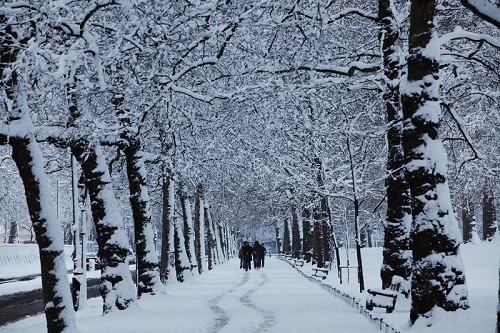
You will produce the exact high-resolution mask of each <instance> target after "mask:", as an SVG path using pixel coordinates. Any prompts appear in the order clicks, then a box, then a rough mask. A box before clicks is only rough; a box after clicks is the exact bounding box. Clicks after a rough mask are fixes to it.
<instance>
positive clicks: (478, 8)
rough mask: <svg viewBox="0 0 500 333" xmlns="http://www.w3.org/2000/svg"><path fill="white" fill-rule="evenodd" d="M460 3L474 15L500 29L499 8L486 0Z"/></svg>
mask: <svg viewBox="0 0 500 333" xmlns="http://www.w3.org/2000/svg"><path fill="white" fill-rule="evenodd" d="M460 3H461V4H462V5H463V6H464V7H465V8H467V9H469V10H470V11H472V12H473V13H474V14H476V15H477V16H479V17H480V18H482V19H483V20H485V21H486V22H489V23H491V24H493V25H494V26H496V27H497V28H500V6H499V4H498V1H497V4H496V5H494V4H492V3H491V2H490V1H488V0H460Z"/></svg>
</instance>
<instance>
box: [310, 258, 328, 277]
mask: <svg viewBox="0 0 500 333" xmlns="http://www.w3.org/2000/svg"><path fill="white" fill-rule="evenodd" d="M313 271H314V273H313V275H312V276H313V277H317V278H320V279H322V280H324V279H326V277H327V276H328V272H329V271H330V262H329V261H325V265H324V266H323V267H321V268H317V267H316V268H313Z"/></svg>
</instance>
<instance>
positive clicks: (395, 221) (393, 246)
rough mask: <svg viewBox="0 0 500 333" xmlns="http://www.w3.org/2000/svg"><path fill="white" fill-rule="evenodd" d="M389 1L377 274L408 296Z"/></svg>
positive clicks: (382, 16) (384, 28) (383, 21)
mask: <svg viewBox="0 0 500 333" xmlns="http://www.w3.org/2000/svg"><path fill="white" fill-rule="evenodd" d="M391 2H392V1H391V0H379V14H378V15H379V24H380V36H379V38H380V40H381V44H382V56H383V64H384V76H385V81H386V85H385V91H384V101H385V108H386V118H387V123H388V124H389V129H388V131H387V164H386V166H387V174H388V175H387V178H386V180H385V185H386V193H387V212H386V220H385V227H384V248H383V262H382V268H381V271H380V277H381V279H382V288H383V289H387V288H390V286H391V284H392V280H393V277H394V276H399V277H400V278H402V279H403V280H404V281H405V282H404V283H402V284H401V289H400V291H401V292H402V293H403V294H405V295H406V296H409V293H410V290H409V289H410V288H409V286H410V282H409V281H410V276H411V250H410V238H409V233H410V228H411V219H412V217H411V206H410V203H411V200H410V190H409V188H408V183H407V181H406V178H405V174H404V151H403V146H402V134H403V124H402V119H403V114H402V110H401V103H400V93H399V83H398V82H399V78H400V64H399V63H400V59H399V55H398V48H397V46H396V43H397V41H398V39H399V28H398V26H397V23H396V19H395V18H394V15H393V12H392V9H391Z"/></svg>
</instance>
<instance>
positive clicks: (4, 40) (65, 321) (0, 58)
mask: <svg viewBox="0 0 500 333" xmlns="http://www.w3.org/2000/svg"><path fill="white" fill-rule="evenodd" d="M9 21H10V20H9V18H8V17H7V16H6V15H5V14H0V22H2V30H1V31H0V40H1V43H0V77H1V78H2V93H3V94H2V102H3V104H4V107H5V108H6V110H4V111H5V112H6V113H7V114H9V115H10V119H9V125H8V126H9V129H10V133H9V135H8V136H7V135H2V137H1V138H0V141H1V142H0V143H1V144H7V143H9V144H10V145H11V147H12V159H13V160H14V162H15V163H16V166H17V168H18V170H19V175H20V177H21V179H22V181H23V186H24V192H25V195H26V203H27V206H28V210H29V214H30V218H31V222H32V225H33V230H34V232H35V237H36V241H37V244H38V250H39V253H40V266H41V277H42V293H43V303H44V307H45V318H46V320H47V332H49V333H59V332H63V331H67V332H70V331H76V326H75V312H74V310H73V302H72V299H71V294H70V286H69V281H68V275H67V270H66V266H65V261H64V244H63V234H62V230H61V225H60V224H59V221H57V214H56V212H55V209H54V205H53V203H52V201H51V199H50V197H51V196H50V191H49V186H48V184H47V179H46V175H45V171H44V162H43V156H42V152H41V150H40V146H39V145H38V143H37V142H36V140H35V136H34V134H33V124H32V123H31V119H30V118H29V109H28V103H27V101H26V97H25V95H24V94H23V89H20V85H19V84H18V80H17V77H18V73H17V71H16V70H13V68H15V66H14V65H15V64H16V62H17V56H18V52H19V51H20V50H21V48H20V46H23V44H25V43H26V42H27V38H26V39H25V40H20V38H19V37H20V36H18V34H17V32H16V31H15V29H16V27H15V26H12V25H11V24H10V22H9ZM12 21H13V22H14V21H15V20H12ZM23 35H24V33H23ZM24 37H26V36H23V38H24Z"/></svg>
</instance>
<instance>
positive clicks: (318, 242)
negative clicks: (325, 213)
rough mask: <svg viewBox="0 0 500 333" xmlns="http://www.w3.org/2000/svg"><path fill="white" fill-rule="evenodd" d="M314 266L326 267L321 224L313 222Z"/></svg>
mask: <svg viewBox="0 0 500 333" xmlns="http://www.w3.org/2000/svg"><path fill="white" fill-rule="evenodd" d="M313 223H314V224H313V260H314V261H313V264H316V266H317V267H323V266H324V259H323V251H322V239H321V238H322V237H321V222H320V221H314V222H313Z"/></svg>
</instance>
